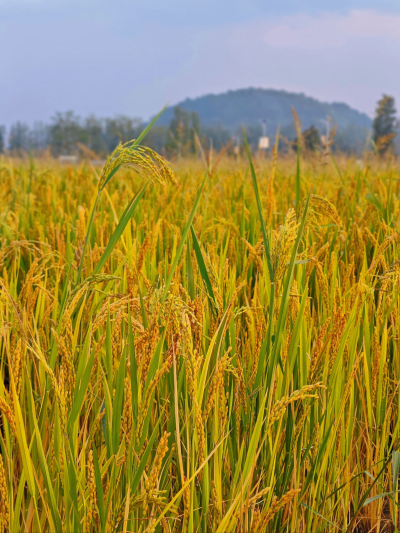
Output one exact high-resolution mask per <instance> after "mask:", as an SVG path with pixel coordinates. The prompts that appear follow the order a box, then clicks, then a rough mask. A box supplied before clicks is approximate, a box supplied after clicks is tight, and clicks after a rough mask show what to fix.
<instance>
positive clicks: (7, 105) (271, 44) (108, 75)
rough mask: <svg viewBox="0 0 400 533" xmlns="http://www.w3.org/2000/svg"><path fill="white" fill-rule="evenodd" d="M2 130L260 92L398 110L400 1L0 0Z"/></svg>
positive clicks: (142, 114)
mask: <svg viewBox="0 0 400 533" xmlns="http://www.w3.org/2000/svg"><path fill="white" fill-rule="evenodd" d="M0 69H1V74H0V124H5V125H7V126H8V125H10V124H11V123H13V122H15V121H17V120H20V121H23V122H27V123H29V124H32V123H33V122H34V121H35V120H43V121H45V122H47V121H49V120H50V119H51V117H52V116H54V114H55V113H56V112H57V111H61V112H64V111H68V110H73V111H75V112H76V113H77V114H79V115H80V116H87V115H89V114H95V115H97V116H99V117H109V116H114V115H117V114H125V115H129V116H132V117H139V118H142V119H144V120H146V119H148V118H149V117H150V116H151V115H153V114H155V113H156V112H157V111H159V110H160V109H161V108H162V107H163V106H164V105H165V104H175V103H177V102H179V101H181V100H183V99H185V98H187V97H190V98H193V97H196V96H201V95H203V94H208V93H220V92H224V91H226V90H229V89H238V88H245V87H263V88H274V89H285V90H287V91H294V92H303V93H305V94H307V95H309V96H313V97H315V98H318V99H320V100H323V101H327V102H346V103H348V104H349V105H351V106H352V107H354V108H356V109H358V110H360V111H364V112H366V113H368V114H369V115H371V116H372V115H373V113H374V109H375V105H376V102H377V100H378V99H379V98H380V96H381V95H382V94H383V93H386V94H390V95H392V96H394V97H395V98H396V100H397V103H398V106H399V108H400V2H399V0H379V1H375V0H336V1H331V0H328V1H324V0H302V1H300V0H279V1H276V0H274V1H270V0H245V1H244V0H0Z"/></svg>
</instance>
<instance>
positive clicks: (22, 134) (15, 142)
mask: <svg viewBox="0 0 400 533" xmlns="http://www.w3.org/2000/svg"><path fill="white" fill-rule="evenodd" d="M8 145H9V149H10V151H12V152H17V153H19V154H20V153H21V152H28V151H29V148H30V130H29V126H28V125H27V124H24V123H22V122H17V123H15V124H13V125H12V126H11V129H10V136H9V139H8Z"/></svg>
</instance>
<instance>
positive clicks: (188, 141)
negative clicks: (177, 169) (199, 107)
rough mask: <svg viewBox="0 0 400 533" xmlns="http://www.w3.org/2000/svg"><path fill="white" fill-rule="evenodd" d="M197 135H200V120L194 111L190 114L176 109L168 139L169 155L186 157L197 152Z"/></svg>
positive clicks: (167, 148) (166, 145)
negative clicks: (174, 154)
mask: <svg viewBox="0 0 400 533" xmlns="http://www.w3.org/2000/svg"><path fill="white" fill-rule="evenodd" d="M195 133H197V135H200V118H199V115H198V114H197V113H196V112H195V111H193V112H192V113H189V111H186V110H185V109H181V108H180V107H175V109H174V116H173V117H172V119H171V122H170V124H169V128H168V138H167V141H166V143H165V149H166V150H167V152H168V153H170V154H171V153H174V152H175V153H177V154H178V155H186V154H188V153H195V152H196V142H195Z"/></svg>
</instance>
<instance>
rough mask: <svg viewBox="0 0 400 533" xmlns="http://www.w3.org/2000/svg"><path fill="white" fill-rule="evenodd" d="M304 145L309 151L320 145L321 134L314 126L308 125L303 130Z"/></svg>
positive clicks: (313, 150)
mask: <svg viewBox="0 0 400 533" xmlns="http://www.w3.org/2000/svg"><path fill="white" fill-rule="evenodd" d="M303 139H304V147H305V149H306V150H310V152H315V150H316V149H317V148H318V147H319V146H320V145H321V135H320V133H319V131H318V130H317V128H316V127H315V126H310V127H309V128H308V129H307V130H305V131H304V132H303Z"/></svg>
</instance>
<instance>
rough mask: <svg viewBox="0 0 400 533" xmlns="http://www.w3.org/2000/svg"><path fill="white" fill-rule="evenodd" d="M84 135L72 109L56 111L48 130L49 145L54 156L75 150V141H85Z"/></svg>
mask: <svg viewBox="0 0 400 533" xmlns="http://www.w3.org/2000/svg"><path fill="white" fill-rule="evenodd" d="M85 141H86V135H85V132H84V129H83V127H82V125H81V123H80V119H79V117H78V116H76V115H75V114H74V113H73V111H67V112H66V113H57V114H56V116H55V117H53V119H52V125H51V126H50V130H49V145H50V149H51V152H52V154H53V155H54V156H57V155H70V154H74V153H76V152H77V146H76V143H77V142H80V143H85Z"/></svg>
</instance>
